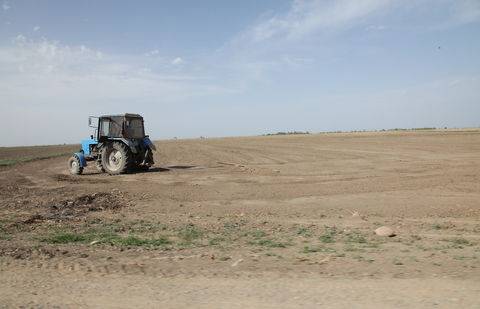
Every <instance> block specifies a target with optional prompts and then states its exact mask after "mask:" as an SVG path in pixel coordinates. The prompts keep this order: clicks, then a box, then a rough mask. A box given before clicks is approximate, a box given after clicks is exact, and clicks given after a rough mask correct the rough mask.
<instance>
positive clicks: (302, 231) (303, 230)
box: [297, 226, 312, 237]
mask: <svg viewBox="0 0 480 309" xmlns="http://www.w3.org/2000/svg"><path fill="white" fill-rule="evenodd" d="M297 235H299V236H303V237H312V232H311V231H310V229H308V228H306V227H303V226H302V227H299V228H298V230H297Z"/></svg>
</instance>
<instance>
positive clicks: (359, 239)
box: [345, 232, 367, 244]
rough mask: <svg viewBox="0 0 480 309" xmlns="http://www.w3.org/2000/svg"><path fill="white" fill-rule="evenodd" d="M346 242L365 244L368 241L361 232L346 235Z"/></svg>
mask: <svg viewBox="0 0 480 309" xmlns="http://www.w3.org/2000/svg"><path fill="white" fill-rule="evenodd" d="M345 242H349V243H358V244H365V243H367V239H366V238H365V236H363V235H362V234H361V233H360V232H350V233H348V234H347V235H346V237H345Z"/></svg>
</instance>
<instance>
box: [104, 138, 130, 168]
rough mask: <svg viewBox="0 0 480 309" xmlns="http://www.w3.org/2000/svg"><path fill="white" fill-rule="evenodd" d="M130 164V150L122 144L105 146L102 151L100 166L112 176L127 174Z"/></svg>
mask: <svg viewBox="0 0 480 309" xmlns="http://www.w3.org/2000/svg"><path fill="white" fill-rule="evenodd" d="M131 162H132V153H131V151H130V149H129V148H128V147H127V145H125V144H124V143H122V142H113V143H111V144H109V145H106V146H105V147H104V148H103V151H102V166H103V168H104V169H105V171H106V172H107V173H109V174H112V175H117V174H123V173H126V172H128V170H129V168H130V166H131Z"/></svg>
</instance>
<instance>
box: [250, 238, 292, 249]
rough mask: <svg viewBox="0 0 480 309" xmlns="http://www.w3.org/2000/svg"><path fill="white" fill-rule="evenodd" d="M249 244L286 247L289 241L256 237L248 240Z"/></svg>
mask: <svg viewBox="0 0 480 309" xmlns="http://www.w3.org/2000/svg"><path fill="white" fill-rule="evenodd" d="M249 244H250V245H256V246H262V247H267V248H286V247H287V246H289V245H290V244H289V243H286V242H280V241H275V240H273V239H257V240H252V241H250V242H249Z"/></svg>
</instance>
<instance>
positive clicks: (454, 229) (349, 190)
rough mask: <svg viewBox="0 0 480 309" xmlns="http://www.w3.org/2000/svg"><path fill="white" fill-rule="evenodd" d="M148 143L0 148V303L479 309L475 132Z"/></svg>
mask: <svg viewBox="0 0 480 309" xmlns="http://www.w3.org/2000/svg"><path fill="white" fill-rule="evenodd" d="M156 146H157V149H158V151H157V152H156V153H155V161H156V165H155V166H154V167H153V168H152V169H151V170H150V171H149V172H142V173H133V174H126V175H120V176H109V175H106V174H101V173H98V172H97V170H96V169H95V167H94V165H93V164H92V165H91V167H89V168H87V169H86V170H85V172H84V175H81V176H72V175H69V174H68V172H67V168H66V162H67V158H68V157H67V156H66V155H65V153H68V152H70V151H73V150H75V149H76V148H77V147H76V146H48V147H26V148H23V147H16V148H0V162H4V163H5V164H3V165H5V166H0V308H3V307H5V308H9V307H21V306H24V307H35V308H37V307H38V308H43V307H45V308H50V307H59V308H64V307H71V308H77V307H98V308H108V307H114V308H123V307H124V308H131V307H137V308H141V307H152V308H153V307H156V308H284V307H285V308H292V307H293V308H296V307H298V308H318V307H327V308H372V307H379V308H399V307H404V308H412V307H422V308H430V307H431V308H452V307H457V308H480V130H475V129H472V130H445V131H444V130H438V131H400V132H375V133H335V134H314V135H298V136H297V135H296V136H268V137H267V136H265V137H240V138H218V139H195V140H194V139H192V140H170V141H159V142H156ZM22 158H23V159H22ZM25 158H26V159H25ZM36 158H39V159H36ZM17 162H18V163H17ZM15 163H16V164H15ZM380 226H388V227H391V228H392V229H393V230H394V231H395V234H396V236H394V237H381V236H377V235H375V233H374V230H375V229H376V228H378V227H380Z"/></svg>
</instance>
